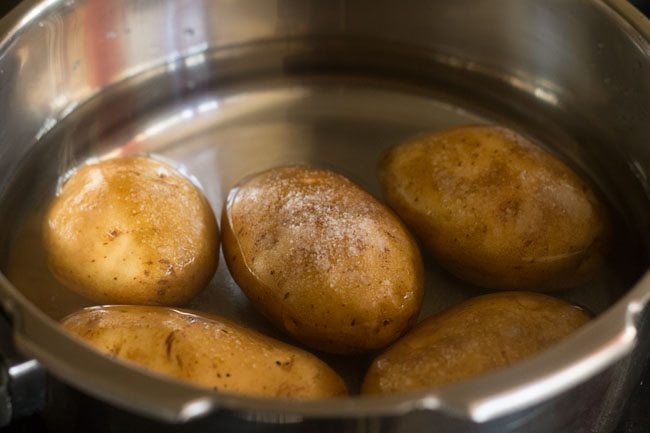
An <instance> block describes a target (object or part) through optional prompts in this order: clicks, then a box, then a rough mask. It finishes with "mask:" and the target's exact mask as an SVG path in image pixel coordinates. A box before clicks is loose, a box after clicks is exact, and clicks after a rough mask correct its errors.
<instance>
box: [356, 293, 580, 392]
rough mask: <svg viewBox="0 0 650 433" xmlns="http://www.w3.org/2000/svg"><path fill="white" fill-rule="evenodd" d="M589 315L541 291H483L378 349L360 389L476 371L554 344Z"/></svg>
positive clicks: (410, 386)
mask: <svg viewBox="0 0 650 433" xmlns="http://www.w3.org/2000/svg"><path fill="white" fill-rule="evenodd" d="M590 318H591V316H590V315H589V314H588V313H587V312H586V311H585V310H583V309H581V308H579V307H576V306H574V305H571V304H569V303H566V302H564V301H561V300H559V299H555V298H552V297H550V296H547V295H543V294H540V293H533V292H500V293H493V294H489V295H484V296H479V297H477V298H473V299H470V300H468V301H465V302H463V303H461V304H459V305H456V306H454V307H452V308H450V309H449V310H447V311H444V312H443V313H441V314H438V315H435V316H432V317H429V318H428V319H425V320H424V321H422V322H421V323H419V324H418V326H417V327H416V328H414V329H413V330H412V331H411V332H409V333H408V334H406V335H405V336H404V337H403V338H401V339H400V340H398V341H397V342H396V343H395V344H394V345H393V346H391V347H390V348H389V349H388V350H386V352H384V353H383V354H381V355H379V356H378V357H377V358H376V359H375V360H374V361H373V362H372V364H371V366H370V368H369V370H368V372H367V373H366V377H365V379H364V382H363V386H362V393H363V394H390V393H399V392H408V391H414V390H420V389H426V388H434V387H440V386H444V385H448V384H450V383H454V382H459V381H461V380H464V379H468V378H471V377H475V376H478V375H480V374H482V373H485V372H488V371H490V370H494V369H497V368H500V367H505V366H508V365H511V364H513V363H515V362H517V361H519V360H521V359H524V358H526V357H529V356H531V355H533V354H535V353H537V352H539V351H541V350H543V349H545V348H547V347H549V346H551V345H552V344H554V343H556V342H557V341H559V340H561V339H563V338H564V337H566V336H568V335H570V334H571V333H572V332H574V331H575V330H576V329H578V328H579V327H581V326H582V325H584V324H585V323H587V322H588V321H589V320H590Z"/></svg>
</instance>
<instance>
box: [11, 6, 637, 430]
mask: <svg viewBox="0 0 650 433" xmlns="http://www.w3.org/2000/svg"><path fill="white" fill-rule="evenodd" d="M592 1H593V2H594V3H595V4H596V5H597V6H598V7H600V8H602V9H603V10H605V11H606V12H607V13H608V14H609V15H610V16H611V18H612V19H614V20H616V21H617V22H618V23H619V25H620V27H621V28H622V30H623V31H624V32H625V33H626V35H627V36H628V37H630V39H632V40H633V41H634V43H635V44H636V45H637V47H638V48H639V49H640V50H642V51H643V52H644V53H645V55H646V57H647V58H648V61H650V21H648V19H646V18H645V17H644V16H643V15H641V13H640V12H639V11H637V10H636V9H635V8H634V7H633V6H631V5H630V4H629V3H628V2H627V1H625V0H592ZM62 3H64V0H26V1H23V2H22V3H21V4H20V5H19V6H18V7H17V8H15V9H14V10H13V11H12V12H11V13H10V14H9V15H7V16H6V17H5V18H3V19H2V20H0V58H1V57H2V55H3V52H4V51H5V50H6V49H7V47H9V46H10V45H11V43H12V41H13V40H15V38H18V37H20V33H21V31H22V30H23V29H24V28H26V27H28V26H30V25H34V24H35V23H36V22H38V21H39V19H42V18H43V17H44V16H45V15H46V14H47V13H48V12H49V11H50V10H53V9H56V8H57V7H60V5H61V4H62ZM0 300H1V301H2V307H3V308H4V310H5V311H6V312H7V315H8V316H9V317H10V319H11V320H12V324H13V332H14V335H15V340H16V346H17V348H18V349H19V350H20V351H22V352H23V353H25V354H27V355H29V356H33V357H34V358H36V359H37V360H39V361H40V362H41V363H42V364H43V365H44V366H45V367H46V368H47V369H48V370H49V371H50V372H51V373H52V374H53V375H55V376H57V377H59V378H62V379H63V380H64V381H65V382H67V383H69V384H71V385H73V386H74V387H76V388H78V389H80V390H82V391H83V392H85V393H87V394H89V395H92V396H94V397H97V398H98V399H100V400H103V401H106V402H109V403H111V404H114V405H115V406H118V407H122V408H124V409H127V410H129V411H132V412H135V413H139V414H143V415H147V416H153V417H155V418H159V419H163V420H167V421H172V422H183V421H188V420H190V419H194V418H197V417H200V416H203V415H206V414H208V413H211V412H214V411H217V410H220V409H225V410H231V411H235V412H237V413H239V414H241V416H242V417H244V418H248V419H252V420H256V421H265V422H269V421H271V422H276V423H293V422H299V421H301V420H302V419H303V418H360V417H371V416H399V415H402V414H405V413H408V412H411V411H414V410H443V411H445V412H448V413H451V414H453V415H456V416H459V417H461V418H468V419H471V420H473V421H475V422H487V421H490V420H493V419H496V418H499V417H502V416H505V415H508V414H510V413H513V412H516V411H518V410H521V409H524V408H527V407H530V406H532V405H534V404H537V403H540V402H542V401H545V400H547V399H549V398H551V397H553V396H556V395H558V394H560V393H562V392H563V391H566V390H568V389H570V388H572V387H574V386H576V385H578V384H580V383H582V382H584V381H586V380H587V379H589V378H591V377H593V376H595V375H597V374H598V373H600V372H602V371H603V370H605V369H606V368H607V367H609V366H611V365H612V364H613V363H615V362H616V361H618V360H620V359H622V358H624V357H625V356H627V355H628V354H629V353H631V352H632V350H633V349H634V347H635V346H636V344H637V331H638V330H637V326H638V324H637V322H638V318H639V316H640V315H641V313H642V312H643V310H644V309H645V308H646V307H647V305H648V303H649V302H650V271H646V273H645V274H644V275H643V276H642V278H641V279H640V280H639V281H638V282H637V283H636V284H635V285H634V286H633V287H632V289H630V291H629V292H628V293H627V294H626V295H625V296H623V297H622V298H621V299H620V300H618V301H617V302H616V303H615V304H614V305H612V306H611V307H610V308H609V309H608V310H606V311H605V312H604V313H602V314H601V315H600V316H599V317H597V318H596V319H595V320H594V321H593V322H591V323H590V324H588V325H586V326H585V327H583V328H582V329H580V330H579V331H578V332H576V333H575V334H573V335H572V336H570V337H568V338H567V339H565V340H563V341H562V342H560V343H559V344H557V345H556V346H554V347H552V348H550V349H548V350H546V351H544V352H542V353H540V354H539V355H536V356H533V357H532V358H528V359H526V360H524V361H521V362H519V363H517V364H515V365H513V366H511V367H509V368H506V369H502V370H498V371H494V372H491V373H487V374H485V375H482V376H479V377H477V378H473V379H469V380H467V381H465V382H461V383H458V384H452V385H448V386H446V387H443V388H439V389H432V390H427V391H419V392H412V393H408V394H402V395H389V396H367V397H363V398H361V397H359V396H352V397H349V398H345V399H333V400H328V401H327V404H323V403H324V402H323V401H322V400H320V401H289V400H278V399H263V398H254V397H246V396H238V395H229V394H218V393H216V392H214V391H211V390H207V389H201V388H197V387H194V386H191V385H188V384H186V383H183V382H180V381H176V380H174V379H170V378H166V377H162V376H159V375H157V374H156V373H152V372H149V371H145V370H141V369H139V368H134V367H132V366H128V365H127V364H126V363H123V362H121V361H114V360H109V359H108V358H106V357H105V356H103V355H101V354H100V353H98V352H96V351H94V350H91V349H89V347H88V346H86V345H85V344H84V343H83V342H81V340H78V339H77V338H75V337H73V336H70V335H68V334H67V333H65V332H62V331H61V330H60V328H59V326H58V324H57V322H56V321H54V320H53V319H51V318H50V317H49V316H46V315H45V314H44V313H43V312H42V311H40V310H39V309H38V308H37V307H36V306H35V305H33V304H32V303H31V302H29V301H28V300H27V299H26V298H25V297H24V296H23V295H22V294H21V293H20V292H19V291H18V290H17V289H16V288H15V287H14V286H13V285H12V284H11V283H10V282H9V281H8V280H7V279H6V277H5V276H4V275H2V274H1V273H0ZM82 366H83V368H81V367H82ZM89 367H90V368H89ZM522 377H523V378H525V380H523V381H522Z"/></svg>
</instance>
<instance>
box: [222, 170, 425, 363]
mask: <svg viewBox="0 0 650 433" xmlns="http://www.w3.org/2000/svg"><path fill="white" fill-rule="evenodd" d="M222 227H223V250H224V256H225V258H226V262H227V263H228V268H229V269H230V273H231V274H232V276H233V278H234V279H235V281H236V282H237V283H238V284H239V286H240V287H241V289H242V290H243V291H244V293H246V295H247V296H248V298H249V299H250V300H251V301H252V303H253V304H254V305H255V306H256V307H257V309H258V310H259V311H261V312H262V313H263V314H264V315H266V316H267V317H268V318H269V319H271V320H272V321H273V322H274V323H275V324H276V325H277V326H278V327H279V328H280V329H283V330H284V331H286V332H287V333H288V334H289V335H291V336H293V337H294V338H296V339H297V340H299V341H301V342H302V343H304V344H306V345H308V346H310V347H313V348H316V349H318V350H323V351H327V352H333V353H355V352H363V351H367V350H370V349H376V348H381V347H384V346H386V345H388V344H389V343H391V342H392V341H394V340H395V339H396V338H397V337H398V336H399V335H401V334H402V333H403V332H405V331H406V329H407V328H409V327H410V326H411V325H412V324H414V322H415V320H416V319H417V315H418V312H419V310H420V306H421V304H422V295H423V275H422V274H423V271H422V263H421V258H420V254H419V251H418V248H417V245H416V244H415V242H414V241H413V239H412V238H411V236H410V234H409V233H408V232H407V230H406V229H405V227H404V226H403V225H402V223H401V222H400V221H399V220H398V218H397V217H396V216H395V215H394V214H393V213H392V212H391V211H390V210H389V209H387V208H386V207H384V206H383V205H381V204H380V203H379V202H377V201H376V200H375V199H374V198H373V197H372V196H371V195H370V194H368V193H366V192H365V191H363V190H362V189H361V188H359V187H358V186H356V185H355V184H354V183H352V182H351V181H349V180H348V179H346V178H345V177H343V176H341V175H339V174H336V173H333V172H331V171H328V170H320V169H315V168H307V167H283V168H276V169H272V170H269V171H266V172H263V173H261V174H258V175H255V176H253V177H251V178H249V179H247V180H245V181H243V182H242V183H241V184H240V185H239V186H237V187H236V188H234V189H233V190H232V191H231V194H230V196H229V198H228V200H227V203H226V206H224V211H223V215H222Z"/></svg>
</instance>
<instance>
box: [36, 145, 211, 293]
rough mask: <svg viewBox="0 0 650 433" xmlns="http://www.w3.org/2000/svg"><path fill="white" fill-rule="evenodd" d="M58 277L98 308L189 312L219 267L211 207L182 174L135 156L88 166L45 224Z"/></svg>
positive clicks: (55, 204)
mask: <svg viewBox="0 0 650 433" xmlns="http://www.w3.org/2000/svg"><path fill="white" fill-rule="evenodd" d="M43 243H44V249H45V252H46V254H47V259H48V263H49V267H50V269H51V271H52V273H53V274H54V275H55V276H56V277H57V278H58V279H59V280H60V281H61V282H62V283H63V284H65V285H66V286H67V287H69V288H70V289H72V290H74V291H76V292H77V293H79V294H81V295H83V296H85V297H87V298H89V299H91V300H93V301H95V302H98V303H126V304H151V305H182V304H184V303H186V302H187V301H189V300H190V299H191V298H192V297H194V296H195V295H196V294H197V293H198V292H199V291H200V290H202V289H203V288H204V287H205V286H206V285H207V283H208V281H210V279H211V278H212V275H213V274H214V272H215V270H216V268H217V262H218V253H219V232H218V228H217V223H216V220H215V217H214V214H213V212H212V208H211V207H210V204H209V203H208V201H207V200H206V199H205V197H204V196H203V194H202V193H201V192H200V191H199V190H198V189H197V188H196V187H195V186H194V185H193V184H192V183H191V182H190V181H189V180H188V179H187V178H185V177H184V176H183V175H181V174H180V173H178V172H177V171H176V170H175V169H173V168H172V167H170V166H168V165H167V164H164V163H162V162H159V161H157V160H154V159H151V158H146V157H140V156H134V157H123V158H114V159H109V160H104V161H100V162H98V163H93V164H88V165H84V166H81V167H80V168H79V169H78V170H77V171H76V172H75V173H74V174H73V175H72V176H71V177H70V178H69V179H68V180H67V181H66V183H65V184H64V185H63V187H62V190H61V192H60V194H59V195H58V196H57V197H56V198H55V199H54V201H53V202H52V204H51V205H50V207H49V209H48V211H47V213H46V215H45V219H44V222H43Z"/></svg>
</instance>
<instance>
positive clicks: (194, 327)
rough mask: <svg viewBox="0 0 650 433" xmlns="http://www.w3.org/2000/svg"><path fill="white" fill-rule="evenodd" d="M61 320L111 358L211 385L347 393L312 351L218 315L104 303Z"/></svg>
mask: <svg viewBox="0 0 650 433" xmlns="http://www.w3.org/2000/svg"><path fill="white" fill-rule="evenodd" d="M62 324H63V326H64V328H65V329H67V330H68V331H70V332H72V333H73V334H75V335H77V336H79V337H81V338H82V339H84V340H85V341H86V342H88V343H90V344H91V345H92V346H94V347H95V348H97V349H99V350H100V351H102V352H105V353H107V354H109V355H110V356H112V357H116V358H119V359H123V360H127V361H130V362H133V363H136V364H138V365H139V366H141V367H144V368H146V369H149V370H151V371H154V372H157V373H160V374H164V375H167V376H171V377H173V378H176V379H180V380H186V381H189V382H192V383H194V384H196V385H199V386H201V387H205V388H211V389H213V390H218V391H223V392H228V393H237V394H247V395H254V396H266V397H282V398H294V399H317V398H327V397H337V396H344V395H347V389H346V387H345V384H344V382H343V380H342V379H341V378H340V377H339V375H338V374H336V373H335V372H334V371H333V370H332V369H331V368H329V367H328V366H327V365H326V364H325V363H323V362H322V361H320V360H319V359H318V358H316V357H315V356H313V355H311V354H309V353H307V352H305V351H303V350H300V349H298V348H295V347H292V346H290V345H288V344H285V343H282V342H280V341H277V340H274V339H272V338H269V337H266V336H264V335H262V334H258V333H257V332H254V331H252V330H250V329H247V328H244V327H242V326H239V325H236V324H234V323H232V322H230V321H228V320H225V319H222V318H219V317H216V316H206V315H201V314H199V313H195V312H192V311H189V310H176V309H171V308H165V307H150V306H133V305H131V306H105V307H92V308H86V309H83V310H80V311H78V312H76V313H74V314H72V315H70V316H68V317H67V318H65V319H63V321H62Z"/></svg>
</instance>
